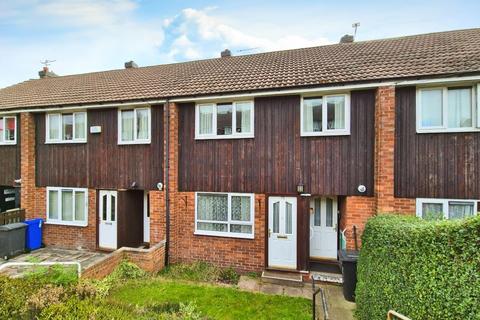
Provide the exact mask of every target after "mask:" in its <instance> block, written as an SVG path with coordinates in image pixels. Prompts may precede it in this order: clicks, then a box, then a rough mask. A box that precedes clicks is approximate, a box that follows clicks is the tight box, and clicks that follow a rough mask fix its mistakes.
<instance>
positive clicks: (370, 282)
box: [356, 215, 480, 320]
mask: <svg viewBox="0 0 480 320" xmlns="http://www.w3.org/2000/svg"><path fill="white" fill-rule="evenodd" d="M356 302H357V311H356V313H357V317H358V319H360V320H375V319H381V320H384V319H386V315H387V311H388V310H389V309H393V310H395V311H397V312H400V313H402V314H404V315H406V316H408V317H410V318H411V319H415V320H420V319H480V216H477V217H474V218H470V219H466V220H457V221H440V222H433V221H424V220H420V219H418V218H416V217H405V216H403V217H402V216H392V215H382V216H377V217H374V218H371V219H370V220H369V221H368V222H367V225H366V227H365V231H364V233H363V236H362V250H361V252H360V258H359V262H358V283H357V290H356Z"/></svg>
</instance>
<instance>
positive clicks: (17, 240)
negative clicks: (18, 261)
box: [0, 222, 27, 260]
mask: <svg viewBox="0 0 480 320" xmlns="http://www.w3.org/2000/svg"><path fill="white" fill-rule="evenodd" d="M26 228H27V225H26V224H25V223H23V222H18V223H11V224H6V225H4V226H0V257H1V258H4V259H5V260H7V259H8V258H11V257H13V256H15V255H17V254H20V253H23V252H25V231H26Z"/></svg>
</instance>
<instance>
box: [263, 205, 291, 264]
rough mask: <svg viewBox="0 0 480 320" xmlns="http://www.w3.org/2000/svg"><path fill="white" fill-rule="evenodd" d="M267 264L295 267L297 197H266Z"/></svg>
mask: <svg viewBox="0 0 480 320" xmlns="http://www.w3.org/2000/svg"><path fill="white" fill-rule="evenodd" d="M268 266H269V267H270V268H281V269H296V268H297V198H294V197H270V198H268Z"/></svg>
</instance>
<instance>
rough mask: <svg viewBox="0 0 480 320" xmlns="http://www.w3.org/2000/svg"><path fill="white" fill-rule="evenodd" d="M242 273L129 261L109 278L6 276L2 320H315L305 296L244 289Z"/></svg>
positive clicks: (57, 272)
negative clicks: (157, 268) (151, 269)
mask: <svg viewBox="0 0 480 320" xmlns="http://www.w3.org/2000/svg"><path fill="white" fill-rule="evenodd" d="M238 278H239V275H238V274H237V273H236V272H235V271H234V270H233V269H219V268H216V267H213V266H211V265H209V264H205V263H196V264H192V265H176V266H173V267H171V268H168V269H166V270H164V271H163V272H161V273H160V274H158V275H155V276H152V275H147V274H146V273H145V272H143V271H142V270H140V269H139V268H138V267H136V266H135V265H133V264H131V263H129V262H126V261H125V262H123V263H121V265H120V266H119V267H118V268H117V269H116V270H115V271H114V272H113V273H112V274H111V275H110V276H108V277H107V278H105V279H103V280H84V279H82V280H78V279H77V278H76V276H75V273H74V271H73V270H71V269H70V270H69V269H65V268H63V267H60V266H55V267H53V268H50V269H42V268H41V269H39V270H37V271H36V272H33V273H30V274H28V275H27V276H26V277H24V278H22V279H11V278H6V277H0V297H2V299H1V301H0V319H73V318H74V319H89V320H90V319H310V318H311V302H310V301H309V300H307V299H303V298H291V297H287V296H276V295H265V294H261V293H250V292H244V291H240V290H238V288H237V287H236V283H237V281H238Z"/></svg>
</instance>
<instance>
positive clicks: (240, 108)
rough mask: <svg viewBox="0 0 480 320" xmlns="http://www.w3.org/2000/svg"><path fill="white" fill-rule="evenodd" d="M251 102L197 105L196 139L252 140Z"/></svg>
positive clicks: (252, 119) (252, 117) (252, 118)
mask: <svg viewBox="0 0 480 320" xmlns="http://www.w3.org/2000/svg"><path fill="white" fill-rule="evenodd" d="M253 109H254V108H253V101H238V102H228V103H216V104H215V103H205V104H198V105H197V106H196V110H195V119H196V121H195V122H196V124H195V137H196V139H229V138H253V136H254V134H253V129H254V116H253V112H254V111H253Z"/></svg>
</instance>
